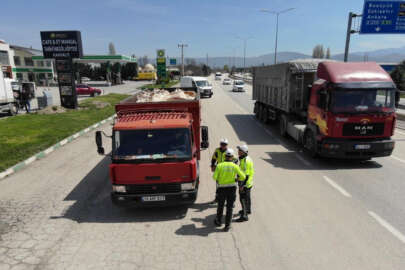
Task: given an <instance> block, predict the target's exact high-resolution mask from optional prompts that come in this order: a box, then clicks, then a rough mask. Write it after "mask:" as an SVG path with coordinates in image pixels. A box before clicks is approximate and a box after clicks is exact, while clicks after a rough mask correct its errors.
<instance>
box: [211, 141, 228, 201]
mask: <svg viewBox="0 0 405 270" xmlns="http://www.w3.org/2000/svg"><path fill="white" fill-rule="evenodd" d="M226 149H228V140H227V139H226V138H223V139H221V140H220V142H219V147H218V148H217V149H215V151H214V154H213V155H212V158H211V171H212V172H214V171H215V168H216V166H217V165H218V164H219V163H221V162H223V161H225V151H226ZM217 201H218V190H217V192H216V193H215V200H214V201H213V202H212V203H215V202H217Z"/></svg>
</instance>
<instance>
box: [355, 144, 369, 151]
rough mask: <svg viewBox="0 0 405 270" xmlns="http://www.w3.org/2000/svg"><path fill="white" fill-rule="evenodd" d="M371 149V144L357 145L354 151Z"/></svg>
mask: <svg viewBox="0 0 405 270" xmlns="http://www.w3.org/2000/svg"><path fill="white" fill-rule="evenodd" d="M370 148H371V145H369V144H356V145H355V146H354V149H356V150H366V149H370Z"/></svg>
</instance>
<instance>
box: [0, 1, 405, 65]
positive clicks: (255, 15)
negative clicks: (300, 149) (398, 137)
mask: <svg viewBox="0 0 405 270" xmlns="http://www.w3.org/2000/svg"><path fill="white" fill-rule="evenodd" d="M1 3H2V4H1V9H2V12H1V16H0V39H3V40H5V41H6V42H7V43H10V44H14V45H21V46H33V47H34V48H38V49H41V43H40V31H41V30H79V31H81V33H82V40H83V48H84V54H107V53H108V43H109V42H113V43H114V45H115V48H116V51H117V53H118V54H124V55H132V54H135V55H136V56H138V57H139V56H143V55H147V56H149V57H155V55H156V49H165V50H166V54H167V55H168V56H171V57H178V56H179V55H180V49H179V48H178V46H177V45H178V44H179V43H185V44H188V47H187V48H185V56H186V57H205V56H206V54H208V55H209V56H210V57H214V56H242V55H243V41H242V40H241V38H249V40H248V41H247V48H246V55H247V56H260V55H263V54H267V53H271V52H273V51H274V43H275V32H276V31H275V29H276V17H275V15H272V14H267V13H263V12H260V11H259V10H260V9H269V10H274V11H279V10H285V9H288V8H295V9H294V10H292V11H290V12H288V13H284V14H281V15H280V17H279V43H278V51H279V52H280V51H294V52H300V53H307V54H311V52H312V48H313V47H314V46H315V45H316V44H323V45H324V46H325V47H330V49H331V52H332V54H337V53H342V52H343V51H344V44H345V38H346V28H347V17H348V13H349V12H350V11H352V12H355V13H358V14H360V13H361V12H362V9H363V3H364V2H363V1H358V0H338V1H330V0H267V1H265V0H250V1H239V0H215V1H214V0H169V1H168V0H165V1H163V0H70V1H61V0H36V1H32V0H1ZM403 46H405V35H358V34H355V35H352V42H351V48H350V49H351V51H352V52H357V51H370V50H376V49H384V48H399V47H403Z"/></svg>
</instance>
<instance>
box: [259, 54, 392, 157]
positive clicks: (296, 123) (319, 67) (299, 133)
mask: <svg viewBox="0 0 405 270" xmlns="http://www.w3.org/2000/svg"><path fill="white" fill-rule="evenodd" d="M395 91H396V86H395V84H394V83H393V81H392V80H391V77H390V76H389V75H388V74H387V73H386V72H385V71H384V70H383V69H382V68H381V67H380V66H379V65H378V64H377V63H374V62H361V63H343V62H335V61H327V62H325V61H324V60H317V59H309V60H297V61H291V62H288V63H282V64H277V65H272V66H263V67H256V68H254V72H253V99H254V100H256V103H255V107H254V113H255V115H256V117H257V118H258V119H260V120H261V121H262V122H263V123H268V122H276V121H277V122H278V123H279V127H280V133H281V134H282V135H287V134H288V135H290V136H291V137H292V138H293V139H295V140H296V141H297V142H299V143H301V144H303V145H304V148H305V149H307V150H308V151H309V153H310V154H311V155H312V156H316V155H320V156H324V157H336V158H348V159H362V160H367V159H370V158H373V157H383V156H389V155H391V153H392V151H393V149H394V145H395V143H394V141H393V140H392V139H391V136H392V135H393V134H394V130H395V121H396V115H395V107H394V104H395Z"/></svg>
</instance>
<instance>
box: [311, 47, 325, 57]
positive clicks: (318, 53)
mask: <svg viewBox="0 0 405 270" xmlns="http://www.w3.org/2000/svg"><path fill="white" fill-rule="evenodd" d="M324 57H325V51H324V48H323V45H316V46H315V48H314V49H313V50H312V58H324Z"/></svg>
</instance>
